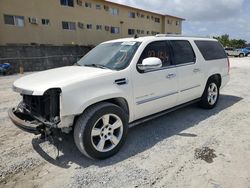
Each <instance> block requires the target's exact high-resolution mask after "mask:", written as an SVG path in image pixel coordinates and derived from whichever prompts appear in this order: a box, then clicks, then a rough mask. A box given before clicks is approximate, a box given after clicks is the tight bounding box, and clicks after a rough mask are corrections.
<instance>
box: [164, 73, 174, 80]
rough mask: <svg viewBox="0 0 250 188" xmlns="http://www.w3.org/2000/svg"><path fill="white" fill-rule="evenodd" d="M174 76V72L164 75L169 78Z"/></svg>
mask: <svg viewBox="0 0 250 188" xmlns="http://www.w3.org/2000/svg"><path fill="white" fill-rule="evenodd" d="M174 77H176V74H174V73H171V74H168V75H167V76H166V78H167V79H171V78H174Z"/></svg>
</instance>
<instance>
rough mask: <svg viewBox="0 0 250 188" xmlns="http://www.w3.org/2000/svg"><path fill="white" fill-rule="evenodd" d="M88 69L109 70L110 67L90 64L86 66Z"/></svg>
mask: <svg viewBox="0 0 250 188" xmlns="http://www.w3.org/2000/svg"><path fill="white" fill-rule="evenodd" d="M84 66H86V67H97V68H101V69H109V68H108V67H106V66H104V65H100V64H94V63H93V64H89V65H84Z"/></svg>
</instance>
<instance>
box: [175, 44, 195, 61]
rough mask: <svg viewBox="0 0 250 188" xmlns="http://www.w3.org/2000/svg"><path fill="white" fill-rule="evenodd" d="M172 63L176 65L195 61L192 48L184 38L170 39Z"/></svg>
mask: <svg viewBox="0 0 250 188" xmlns="http://www.w3.org/2000/svg"><path fill="white" fill-rule="evenodd" d="M170 43H171V46H172V49H173V57H174V63H175V64H176V65H180V64H185V63H192V62H195V54H194V50H193V48H192V46H191V44H190V43H189V41H186V40H171V41H170Z"/></svg>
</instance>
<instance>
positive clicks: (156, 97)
mask: <svg viewBox="0 0 250 188" xmlns="http://www.w3.org/2000/svg"><path fill="white" fill-rule="evenodd" d="M177 93H178V91H175V92H172V93H168V94H165V95H160V96H155V97H151V98H148V99H144V100H141V101H138V102H136V104H137V105H140V104H144V103H147V102H150V101H154V100H157V99H160V98H164V97H168V96H171V95H175V94H177Z"/></svg>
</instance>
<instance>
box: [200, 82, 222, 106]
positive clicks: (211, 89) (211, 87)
mask: <svg viewBox="0 0 250 188" xmlns="http://www.w3.org/2000/svg"><path fill="white" fill-rule="evenodd" d="M219 95H220V89H219V87H218V82H217V81H216V79H209V80H208V82H207V85H206V88H205V90H204V92H203V95H202V97H201V101H200V106H201V107H202V108H206V109H212V108H214V107H215V106H216V104H217V102H218V100H219Z"/></svg>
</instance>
